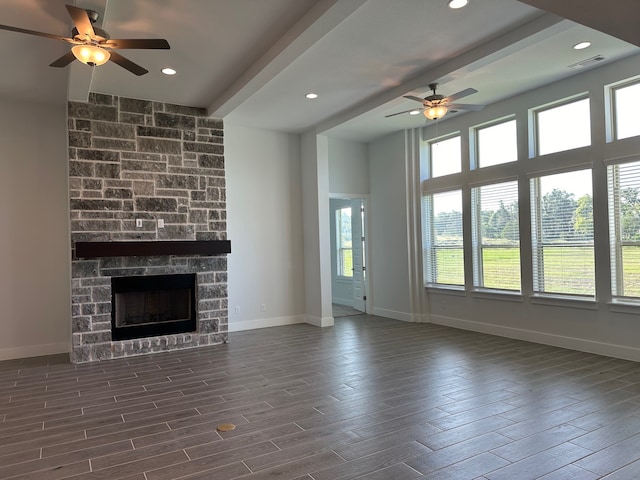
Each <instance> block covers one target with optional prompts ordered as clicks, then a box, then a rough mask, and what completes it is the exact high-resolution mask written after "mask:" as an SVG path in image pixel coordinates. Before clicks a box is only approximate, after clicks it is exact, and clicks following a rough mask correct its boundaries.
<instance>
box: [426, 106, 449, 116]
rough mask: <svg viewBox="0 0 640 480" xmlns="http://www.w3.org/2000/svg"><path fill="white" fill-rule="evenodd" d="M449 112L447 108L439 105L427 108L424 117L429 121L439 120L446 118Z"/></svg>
mask: <svg viewBox="0 0 640 480" xmlns="http://www.w3.org/2000/svg"><path fill="white" fill-rule="evenodd" d="M448 111H449V109H448V108H447V107H445V106H442V105H437V106H435V107H429V108H425V110H424V116H425V117H427V118H428V119H429V120H437V119H439V118H442V117H444V116H445V115H446V114H447V112H448Z"/></svg>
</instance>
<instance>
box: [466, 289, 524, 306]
mask: <svg viewBox="0 0 640 480" xmlns="http://www.w3.org/2000/svg"><path fill="white" fill-rule="evenodd" d="M471 296H472V297H474V298H484V299H487V300H501V301H506V302H519V303H522V302H524V297H523V296H522V293H520V292H514V291H510V290H494V289H476V290H472V291H471Z"/></svg>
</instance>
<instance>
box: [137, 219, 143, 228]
mask: <svg viewBox="0 0 640 480" xmlns="http://www.w3.org/2000/svg"><path fill="white" fill-rule="evenodd" d="M136 228H142V219H141V218H136Z"/></svg>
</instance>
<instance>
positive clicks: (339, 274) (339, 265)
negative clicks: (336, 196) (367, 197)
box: [335, 206, 353, 281]
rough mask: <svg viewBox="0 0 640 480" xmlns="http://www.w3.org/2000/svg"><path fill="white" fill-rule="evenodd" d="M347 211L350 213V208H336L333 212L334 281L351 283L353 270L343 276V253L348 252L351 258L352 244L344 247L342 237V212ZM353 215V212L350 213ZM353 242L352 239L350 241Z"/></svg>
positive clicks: (350, 227)
mask: <svg viewBox="0 0 640 480" xmlns="http://www.w3.org/2000/svg"><path fill="white" fill-rule="evenodd" d="M343 210H349V211H351V210H352V209H351V206H343V207H338V208H336V210H335V212H336V213H335V215H336V218H335V221H336V269H337V270H336V279H337V280H348V281H351V280H352V279H353V268H352V269H351V275H343V273H344V272H345V268H344V267H345V252H347V251H350V252H351V255H352V258H353V243H352V245H351V247H345V246H344V243H345V242H344V240H343V238H344V237H343V235H342V211H343ZM351 213H353V212H351ZM349 229H350V230H352V226H351V223H349ZM351 241H352V242H353V239H352V240H351Z"/></svg>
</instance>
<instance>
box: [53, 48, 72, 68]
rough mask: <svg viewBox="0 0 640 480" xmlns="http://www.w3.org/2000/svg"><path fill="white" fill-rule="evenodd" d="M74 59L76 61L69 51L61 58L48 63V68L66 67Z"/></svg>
mask: <svg viewBox="0 0 640 480" xmlns="http://www.w3.org/2000/svg"><path fill="white" fill-rule="evenodd" d="M75 59H76V57H75V55H74V54H73V52H72V51H71V50H69V51H68V52H67V53H65V54H64V55H63V56H61V57H60V58H59V59H57V60H56V61H55V62H52V63H50V64H49V66H50V67H57V68H62V67H66V66H67V65H69V64H70V63H71V62H73V61H74V60H75Z"/></svg>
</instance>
